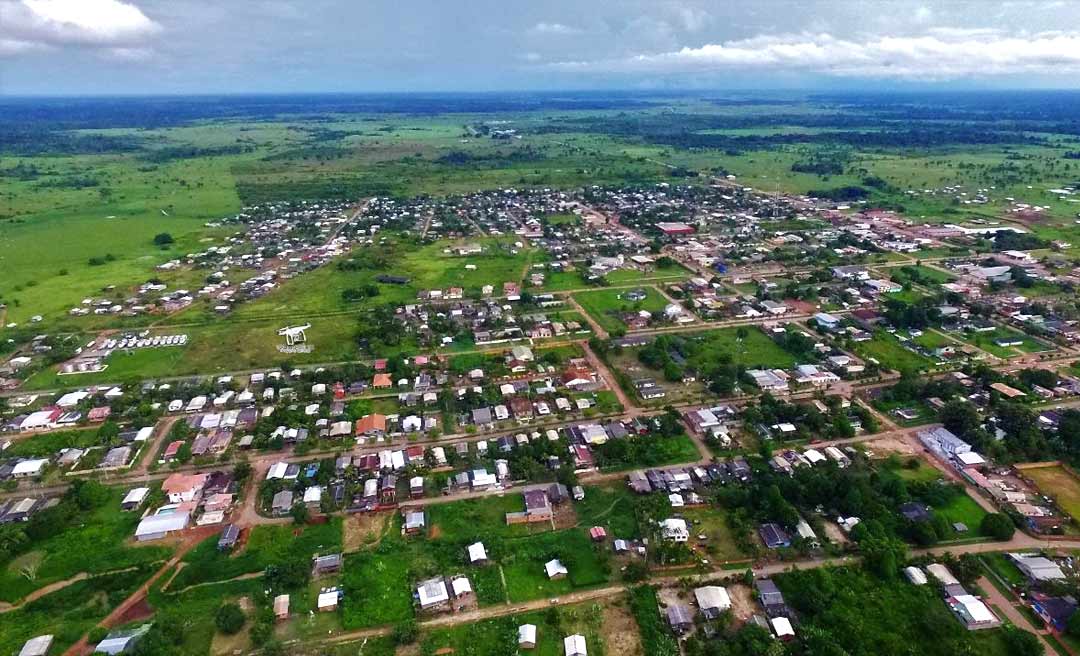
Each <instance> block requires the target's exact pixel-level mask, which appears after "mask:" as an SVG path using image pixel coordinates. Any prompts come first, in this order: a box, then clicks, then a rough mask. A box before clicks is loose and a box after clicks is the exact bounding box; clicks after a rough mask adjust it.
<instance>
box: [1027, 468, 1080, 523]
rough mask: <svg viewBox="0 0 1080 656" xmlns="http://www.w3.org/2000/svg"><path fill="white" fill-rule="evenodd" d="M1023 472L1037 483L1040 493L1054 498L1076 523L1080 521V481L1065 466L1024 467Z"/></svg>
mask: <svg viewBox="0 0 1080 656" xmlns="http://www.w3.org/2000/svg"><path fill="white" fill-rule="evenodd" d="M1022 472H1023V474H1024V476H1026V477H1028V478H1030V479H1031V480H1032V481H1034V482H1035V485H1037V486H1038V488H1039V491H1040V492H1042V493H1043V494H1045V495H1047V496H1049V497H1052V498H1053V499H1054V500H1055V501H1056V502H1057V504H1058V505H1059V506H1061V509H1062V510H1064V511H1065V512H1067V513H1068V514H1069V515H1070V516H1071V517H1072V518H1073V520H1074V521H1080V480H1078V479H1077V477H1076V475H1075V474H1073V473H1072V472H1070V471H1068V470H1066V469H1065V465H1048V466H1046V467H1030V468H1029V467H1024V468H1023V469H1022Z"/></svg>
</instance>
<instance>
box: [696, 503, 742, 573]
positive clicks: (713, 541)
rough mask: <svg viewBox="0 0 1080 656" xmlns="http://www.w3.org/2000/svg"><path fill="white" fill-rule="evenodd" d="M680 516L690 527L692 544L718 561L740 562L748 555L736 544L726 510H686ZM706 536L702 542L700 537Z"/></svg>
mask: <svg viewBox="0 0 1080 656" xmlns="http://www.w3.org/2000/svg"><path fill="white" fill-rule="evenodd" d="M680 514H681V515H682V516H683V517H684V518H685V519H686V521H687V523H688V524H689V525H690V542H691V544H694V545H696V546H697V547H698V548H700V549H703V550H704V551H705V552H706V553H707V554H708V556H709V557H710V558H711V559H713V560H716V561H726V560H740V559H742V558H745V557H746V554H744V553H743V552H742V550H741V549H739V547H738V546H737V545H736V544H735V537H734V535H733V534H732V532H731V529H730V528H729V527H728V525H727V518H726V514H725V511H724V510H721V509H719V508H711V507H708V508H684V509H682V510H681V512H680ZM702 535H704V536H705V539H704V540H700V539H699V536H702Z"/></svg>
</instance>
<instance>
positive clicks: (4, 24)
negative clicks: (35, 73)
mask: <svg viewBox="0 0 1080 656" xmlns="http://www.w3.org/2000/svg"><path fill="white" fill-rule="evenodd" d="M160 31H161V26H160V25H158V24H157V23H155V22H154V21H153V20H151V19H150V18H148V17H147V16H146V14H144V13H143V12H142V10H140V9H139V8H138V7H137V6H135V5H134V4H132V3H130V2H125V1H124V0H0V54H5V53H6V54H17V53H19V52H25V51H28V50H35V49H44V48H56V47H66V46H77V47H86V48H99V49H104V50H105V51H106V52H112V53H113V54H115V53H116V52H120V53H124V51H133V50H145V48H140V46H144V45H145V44H146V42H147V41H148V40H149V39H150V38H151V37H153V36H154V35H156V34H158V33H159V32H160ZM12 43H14V44H21V45H19V46H18V47H10V46H9V47H5V46H4V45H3V44H12Z"/></svg>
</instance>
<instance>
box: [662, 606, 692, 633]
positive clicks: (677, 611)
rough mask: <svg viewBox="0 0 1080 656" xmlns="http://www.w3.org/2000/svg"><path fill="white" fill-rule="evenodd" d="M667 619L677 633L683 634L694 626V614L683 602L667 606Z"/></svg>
mask: <svg viewBox="0 0 1080 656" xmlns="http://www.w3.org/2000/svg"><path fill="white" fill-rule="evenodd" d="M667 621H668V625H669V626H670V627H671V630H672V631H674V632H675V634H676V635H682V634H684V633H687V632H688V631H690V630H691V629H693V628H694V616H693V614H691V613H690V609H689V608H687V607H686V606H683V605H682V604H672V605H670V606H668V607H667Z"/></svg>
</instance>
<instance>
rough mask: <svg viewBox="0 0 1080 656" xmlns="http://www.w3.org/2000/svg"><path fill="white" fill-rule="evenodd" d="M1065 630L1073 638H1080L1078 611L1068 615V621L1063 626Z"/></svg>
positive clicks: (1079, 614) (1079, 616) (1079, 615)
mask: <svg viewBox="0 0 1080 656" xmlns="http://www.w3.org/2000/svg"><path fill="white" fill-rule="evenodd" d="M1065 632H1066V633H1068V634H1069V635H1071V636H1072V637H1074V638H1080V613H1073V614H1072V615H1071V616H1070V617H1069V623H1068V624H1067V625H1066V626H1065Z"/></svg>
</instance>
